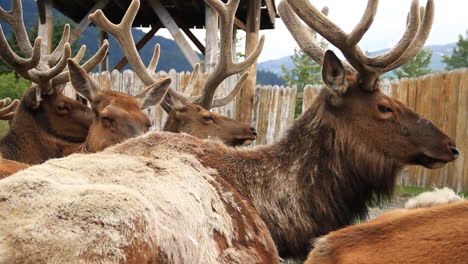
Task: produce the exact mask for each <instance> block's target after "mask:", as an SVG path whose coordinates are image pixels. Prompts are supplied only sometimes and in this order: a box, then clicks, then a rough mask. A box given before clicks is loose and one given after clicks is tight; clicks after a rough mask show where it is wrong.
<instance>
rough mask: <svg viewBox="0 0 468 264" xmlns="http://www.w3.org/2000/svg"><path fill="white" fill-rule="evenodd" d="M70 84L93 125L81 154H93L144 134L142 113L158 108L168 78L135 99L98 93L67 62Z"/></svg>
mask: <svg viewBox="0 0 468 264" xmlns="http://www.w3.org/2000/svg"><path fill="white" fill-rule="evenodd" d="M68 68H69V72H70V80H71V83H72V85H73V87H74V88H75V90H76V91H77V92H78V93H80V94H81V95H82V96H83V97H84V98H86V99H88V100H89V102H90V103H91V108H92V110H93V112H94V122H93V124H92V125H91V127H90V129H89V134H88V137H87V139H86V142H85V143H84V150H85V151H89V152H97V151H100V150H103V149H104V148H106V147H108V146H110V145H115V144H117V143H120V142H122V141H123V140H125V139H128V138H132V137H136V136H139V135H142V134H144V133H146V132H147V131H148V130H149V128H150V127H151V122H150V120H149V118H148V116H147V115H146V114H145V113H144V112H143V111H142V110H143V109H146V108H148V107H151V106H154V105H158V104H159V103H160V101H161V100H162V99H163V98H164V96H165V95H166V92H167V89H168V88H169V85H170V83H171V78H169V77H167V78H163V79H161V80H159V81H156V82H155V83H153V84H152V85H150V86H148V87H147V88H146V89H144V90H143V91H142V92H140V93H139V94H138V95H136V96H130V95H126V94H123V93H119V92H114V91H109V90H102V89H100V88H99V86H98V84H96V82H95V81H94V80H93V79H92V78H91V77H90V76H89V75H88V74H87V73H86V71H85V70H84V69H82V68H81V67H80V66H79V65H78V64H77V63H76V62H74V61H73V60H70V59H69V60H68Z"/></svg>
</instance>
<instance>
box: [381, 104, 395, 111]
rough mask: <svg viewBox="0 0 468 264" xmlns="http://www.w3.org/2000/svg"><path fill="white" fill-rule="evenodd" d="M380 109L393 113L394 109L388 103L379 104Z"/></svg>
mask: <svg viewBox="0 0 468 264" xmlns="http://www.w3.org/2000/svg"><path fill="white" fill-rule="evenodd" d="M379 111H380V112H382V113H393V109H392V108H391V107H390V106H386V105H379Z"/></svg>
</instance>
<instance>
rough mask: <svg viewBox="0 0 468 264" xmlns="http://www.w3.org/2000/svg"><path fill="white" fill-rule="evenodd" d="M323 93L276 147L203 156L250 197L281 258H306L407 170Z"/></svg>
mask: <svg viewBox="0 0 468 264" xmlns="http://www.w3.org/2000/svg"><path fill="white" fill-rule="evenodd" d="M324 97H325V95H324V92H322V93H321V95H320V96H319V98H318V99H317V100H316V101H315V103H314V105H312V106H311V107H310V108H309V110H308V111H306V113H304V115H303V116H302V117H301V118H300V119H298V120H297V121H296V122H295V124H294V125H293V127H292V128H291V129H290V130H289V131H288V132H287V133H286V135H285V137H284V138H283V139H282V140H280V141H279V142H277V143H275V144H273V145H269V146H261V147H257V148H256V149H255V150H248V149H245V150H235V151H232V150H227V151H225V153H222V154H220V153H207V152H206V151H204V152H203V154H202V155H199V159H201V160H202V162H203V163H204V164H205V165H207V166H209V167H212V168H215V169H217V170H218V172H219V173H220V175H222V177H224V178H226V179H228V180H229V181H230V182H231V183H232V184H234V185H235V186H236V188H237V189H238V190H239V191H240V192H241V193H243V194H244V195H245V196H247V197H249V198H250V199H251V200H252V202H253V204H254V205H255V207H256V208H257V209H258V210H259V212H260V214H261V216H262V218H263V219H264V220H265V221H266V223H267V225H268V227H269V230H270V231H271V232H272V235H273V238H274V240H275V242H276V243H277V246H278V248H279V251H280V255H281V256H282V257H286V256H290V255H293V256H297V255H304V256H305V254H307V252H308V250H309V249H310V243H309V242H310V239H311V238H314V237H317V236H319V235H322V234H326V233H328V232H329V231H331V230H335V229H338V228H341V227H344V226H346V225H349V224H351V223H352V222H353V220H355V219H356V218H363V217H365V216H366V215H367V206H368V205H370V204H374V203H380V202H381V201H382V200H383V198H386V197H388V196H389V195H391V194H392V192H393V188H394V184H395V179H396V176H397V174H398V172H399V171H400V169H401V167H402V166H401V165H400V164H398V163H397V162H396V161H394V160H392V159H390V158H388V157H386V156H385V155H384V154H382V153H378V152H377V151H376V150H374V149H373V148H372V146H369V145H370V144H366V142H365V138H364V137H361V136H357V135H355V134H356V133H355V134H353V127H352V122H350V120H343V118H340V117H338V116H336V113H334V112H333V110H332V109H329V107H330V106H328V105H327V104H326V103H325V102H324V101H325V100H324ZM327 108H328V109H327ZM350 124H351V125H350ZM316 223H320V226H318V225H317V224H316ZM292 241H293V242H292ZM291 242H292V243H291Z"/></svg>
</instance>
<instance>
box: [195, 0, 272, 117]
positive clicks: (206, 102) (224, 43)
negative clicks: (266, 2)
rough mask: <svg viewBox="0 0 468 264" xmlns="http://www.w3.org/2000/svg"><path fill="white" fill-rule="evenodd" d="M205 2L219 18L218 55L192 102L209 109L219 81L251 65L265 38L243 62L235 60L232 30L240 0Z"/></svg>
mask: <svg viewBox="0 0 468 264" xmlns="http://www.w3.org/2000/svg"><path fill="white" fill-rule="evenodd" d="M205 2H206V3H207V4H208V5H210V6H211V7H212V8H213V9H215V10H216V11H217V12H218V15H219V18H220V31H221V39H220V55H219V62H218V64H217V65H216V67H215V70H214V71H213V72H212V74H211V75H210V76H209V77H208V80H207V81H206V83H205V85H204V87H203V93H202V95H201V96H200V98H199V99H197V100H196V101H195V102H194V103H195V104H198V105H200V106H202V107H204V108H206V109H210V108H211V107H212V105H213V97H214V93H215V92H216V89H217V88H218V86H219V85H220V84H221V82H222V81H223V80H224V79H226V78H227V77H228V76H230V75H233V74H236V73H239V72H241V71H242V70H245V69H246V68H248V67H249V66H250V65H252V64H253V63H254V62H255V61H256V60H257V58H258V56H260V52H261V51H262V49H263V44H264V41H265V38H264V36H262V37H261V38H260V41H259V42H258V43H257V46H256V47H255V49H254V50H253V52H252V53H251V54H250V55H249V57H247V58H246V59H245V60H244V61H243V62H235V61H234V58H233V54H232V41H233V40H232V32H233V27H234V18H235V13H236V10H237V7H238V6H239V2H240V0H230V1H228V2H227V3H226V4H225V3H223V2H221V1H219V0H205Z"/></svg>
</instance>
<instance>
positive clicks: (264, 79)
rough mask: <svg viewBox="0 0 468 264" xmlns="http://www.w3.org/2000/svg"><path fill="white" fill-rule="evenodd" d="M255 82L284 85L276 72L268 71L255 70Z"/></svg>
mask: <svg viewBox="0 0 468 264" xmlns="http://www.w3.org/2000/svg"><path fill="white" fill-rule="evenodd" d="M257 84H260V85H286V82H285V81H284V80H283V78H281V77H280V76H278V75H277V74H275V73H273V72H270V71H262V70H258V71H257Z"/></svg>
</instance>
